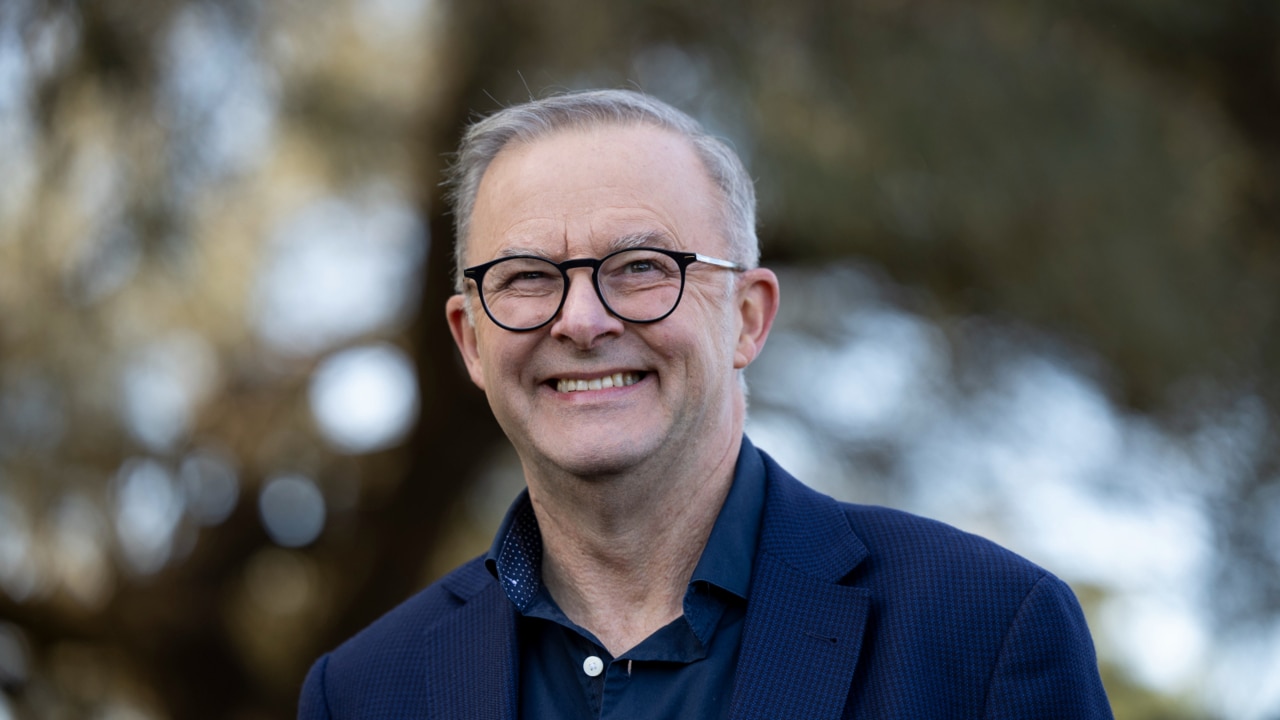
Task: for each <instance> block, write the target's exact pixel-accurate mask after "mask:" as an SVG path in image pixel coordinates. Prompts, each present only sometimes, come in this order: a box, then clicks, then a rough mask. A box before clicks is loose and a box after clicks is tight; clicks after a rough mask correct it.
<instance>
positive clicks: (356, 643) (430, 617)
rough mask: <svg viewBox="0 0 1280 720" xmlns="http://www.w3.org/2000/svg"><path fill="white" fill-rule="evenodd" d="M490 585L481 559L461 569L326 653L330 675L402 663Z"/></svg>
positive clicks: (475, 559) (428, 587) (358, 671)
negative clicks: (434, 629) (404, 656)
mask: <svg viewBox="0 0 1280 720" xmlns="http://www.w3.org/2000/svg"><path fill="white" fill-rule="evenodd" d="M493 582H494V580H493V576H491V575H490V574H489V571H488V570H487V569H485V567H484V558H483V556H481V557H477V558H474V559H472V560H470V561H469V562H467V563H465V564H463V565H461V566H460V567H458V568H457V569H455V570H454V571H453V572H451V573H449V574H448V575H446V576H444V577H442V578H440V579H439V580H437V581H436V582H434V583H432V584H431V585H429V586H427V587H426V588H424V589H423V590H420V591H419V592H418V593H416V594H415V595H413V596H412V597H410V598H409V599H407V600H405V601H404V602H402V603H400V604H399V605H397V606H396V607H394V608H392V609H391V610H390V611H388V612H387V613H386V614H385V615H383V616H382V617H380V618H378V619H377V620H375V621H373V622H372V623H370V624H369V625H368V626H367V627H365V628H364V629H363V630H361V631H360V632H358V633H356V634H355V635H354V636H352V637H351V638H350V639H348V640H347V641H346V642H344V643H342V644H341V645H339V646H338V647H337V648H336V649H335V650H333V651H332V652H331V653H329V660H328V667H329V671H330V673H333V674H338V675H342V674H344V673H346V672H347V671H350V672H353V673H355V674H360V673H361V670H360V669H361V668H369V667H376V666H377V665H379V664H380V663H382V662H385V661H386V660H387V659H395V660H397V661H398V660H399V659H402V657H403V653H406V652H410V651H411V650H412V649H413V648H416V647H419V646H420V643H421V639H422V637H423V635H424V634H426V633H428V632H430V631H431V629H432V628H433V627H435V626H436V625H437V624H439V623H440V622H442V621H443V620H445V619H446V618H448V617H449V616H450V614H452V613H453V612H454V611H456V610H457V609H458V608H460V607H462V605H463V604H465V603H466V602H467V600H469V599H470V598H471V597H472V596H474V595H475V594H477V593H479V592H480V591H481V590H483V589H484V588H485V586H486V585H487V584H492V583H493Z"/></svg>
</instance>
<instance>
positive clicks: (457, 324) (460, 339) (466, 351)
mask: <svg viewBox="0 0 1280 720" xmlns="http://www.w3.org/2000/svg"><path fill="white" fill-rule="evenodd" d="M467 301H468V298H467V296H466V295H454V296H452V297H450V298H449V300H448V301H446V302H445V304H444V314H445V317H446V318H447V319H448V320H449V332H451V333H453V342H454V343H456V344H457V345H458V352H460V353H462V361H463V362H464V363H466V364H467V373H468V374H470V375H471V382H473V383H475V384H476V387H478V388H480V389H481V390H484V369H483V368H482V367H481V365H480V350H479V346H478V345H477V343H476V327H475V325H473V324H472V322H471V319H470V318H468V317H467Z"/></svg>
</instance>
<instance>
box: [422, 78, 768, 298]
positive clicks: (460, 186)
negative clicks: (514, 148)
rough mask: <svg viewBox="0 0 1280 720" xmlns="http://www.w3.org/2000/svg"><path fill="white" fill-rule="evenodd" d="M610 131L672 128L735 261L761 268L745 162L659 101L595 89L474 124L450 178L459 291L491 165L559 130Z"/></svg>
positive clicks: (507, 111)
mask: <svg viewBox="0 0 1280 720" xmlns="http://www.w3.org/2000/svg"><path fill="white" fill-rule="evenodd" d="M604 125H648V126H652V127H658V128H662V129H665V130H670V131H672V132H674V133H676V134H678V135H680V136H682V137H684V138H685V139H687V140H688V141H689V142H690V144H692V145H693V148H694V151H695V152H696V153H697V155H698V158H699V159H700V160H702V164H703V165H704V166H705V168H706V170H707V173H708V175H710V177H711V180H712V182H713V183H714V184H715V185H716V187H717V188H718V189H719V190H720V193H721V196H722V197H721V203H720V209H721V215H722V220H723V223H724V228H725V237H726V239H727V240H728V241H729V245H730V247H731V257H730V258H728V259H731V260H733V261H734V262H737V263H739V264H741V265H743V266H745V267H749V268H751V267H755V266H756V265H757V264H759V262H760V242H759V240H758V239H757V237H756V192H755V185H754V183H753V182H752V180H751V176H750V175H749V174H748V173H747V169H746V167H744V166H743V164H742V160H740V159H739V158H738V154H737V153H736V152H734V150H733V148H731V147H729V145H728V144H727V143H726V142H725V141H723V140H721V139H719V138H717V137H714V136H712V135H709V134H707V132H706V131H705V130H704V129H703V128H702V125H701V124H699V123H698V121H697V120H694V119H693V118H692V117H689V116H688V115H686V114H685V113H683V112H681V111H680V110H677V109H676V108H674V107H672V106H670V105H668V104H667V103H664V102H662V101H661V100H658V99H656V98H653V97H650V96H648V95H645V94H643V93H639V92H635V91H632V90H590V91H586V92H575V93H569V94H564V95H555V96H551V97H547V98H543V99H540V100H532V101H530V102H528V103H524V104H522V105H515V106H512V107H508V108H504V109H502V110H499V111H498V112H496V113H494V114H493V115H490V116H488V117H486V118H484V119H482V120H479V121H477V122H475V123H473V124H472V125H471V126H470V127H468V128H467V131H466V133H465V134H464V135H463V136H462V143H461V145H460V147H459V148H458V153H457V155H456V157H455V159H454V162H453V164H452V165H451V166H450V168H449V170H448V172H447V176H446V179H445V185H446V187H447V188H448V195H447V197H448V200H449V202H450V204H451V205H452V209H453V222H454V230H455V236H456V240H455V242H454V287H455V288H456V290H457V291H458V292H462V291H463V289H464V287H465V286H464V284H463V278H462V270H463V268H464V267H465V260H464V258H465V257H466V246H467V239H468V237H467V236H468V233H469V232H470V226H471V213H472V211H473V210H474V209H475V202H476V194H477V193H478V192H479V190H480V180H481V179H482V178H483V177H484V173H485V170H487V169H488V167H489V163H491V162H493V159H494V158H495V157H497V156H498V153H500V152H502V150H503V148H505V147H507V145H509V144H511V143H528V142H532V141H534V140H537V139H539V138H542V137H546V136H548V135H551V134H553V133H555V132H558V131H561V130H569V129H575V130H576V129H587V128H594V127H600V126H604Z"/></svg>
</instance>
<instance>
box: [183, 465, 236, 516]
mask: <svg viewBox="0 0 1280 720" xmlns="http://www.w3.org/2000/svg"><path fill="white" fill-rule="evenodd" d="M178 477H179V479H180V481H181V483H182V491H183V493H184V495H185V496H186V501H187V512H188V514H190V515H191V517H192V518H194V519H195V520H196V522H199V523H200V524H201V525H217V524H219V523H221V522H222V521H223V520H226V519H227V516H228V515H230V514H231V511H232V510H234V509H235V507H236V500H238V499H239V498H240V483H239V479H238V478H237V477H236V471H235V468H233V467H232V466H231V461H230V459H228V458H227V457H225V456H224V455H223V454H222V453H217V452H213V451H210V450H202V451H198V452H193V453H191V454H190V455H188V456H187V457H186V459H184V460H183V461H182V468H181V469H180V470H179V471H178Z"/></svg>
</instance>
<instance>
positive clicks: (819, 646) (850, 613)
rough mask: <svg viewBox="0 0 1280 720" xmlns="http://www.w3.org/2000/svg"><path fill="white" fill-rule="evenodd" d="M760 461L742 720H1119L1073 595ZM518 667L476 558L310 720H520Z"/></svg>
mask: <svg viewBox="0 0 1280 720" xmlns="http://www.w3.org/2000/svg"><path fill="white" fill-rule="evenodd" d="M761 455H762V457H763V458H764V462H765V468H766V473H767V489H766V500H765V511H764V518H763V521H762V525H761V531H760V533H761V534H760V544H759V548H758V550H757V553H756V558H755V564H754V568H753V572H752V580H751V588H750V593H749V596H748V599H747V617H746V625H745V628H744V631H743V639H742V649H741V653H740V656H739V660H738V667H737V673H736V680H735V689H734V693H733V698H732V701H731V706H730V717H732V718H738V719H741V720H748V719H756V720H764V719H765V718H770V719H778V718H785V719H790V718H797V719H804V720H835V719H837V718H867V719H871V718H875V719H878V720H880V719H889V718H903V719H907V718H910V719H911V720H921V719H928V720H941V719H946V718H956V719H960V718H990V719H994V718H1028V719H1035V720H1050V719H1053V718H1061V719H1063V720H1066V719H1073V720H1074V719H1083V718H1110V717H1111V710H1110V708H1109V706H1108V703H1107V699H1106V694H1105V692H1104V691H1103V689H1102V683H1101V681H1100V679H1099V676H1098V667H1097V661H1096V659H1095V657H1094V650H1093V643H1092V641H1091V639H1090V636H1089V630H1088V628H1087V627H1086V625H1085V620H1084V616H1083V614H1082V613H1081V612H1080V606H1079V604H1078V603H1077V602H1076V599H1075V597H1074V595H1073V594H1072V593H1071V590H1070V589H1069V588H1068V587H1067V586H1066V585H1065V584H1064V583H1063V582H1062V581H1061V580H1059V579H1057V578H1056V577H1054V576H1053V575H1051V574H1049V573H1048V572H1046V571H1045V570H1043V569H1041V568H1039V567H1037V566H1035V565H1033V564H1031V563H1030V562H1028V561H1026V560H1024V559H1022V558H1020V557H1018V556H1017V555H1014V554H1013V553H1011V552H1009V551H1007V550H1004V549H1003V548H1001V547H999V546H997V545H995V544H993V543H991V542H989V541H987V540H984V539H982V538H979V537H977V536H974V535H970V534H967V533H964V532H961V531H959V530H956V529H955V528H952V527H949V526H947V525H943V524H941V523H937V522H934V521H930V520H926V519H923V518H920V517H916V516H913V515H910V514H907V513H903V512H899V511H895V510H889V509H885V508H877V507H867V506H859V505H848V504H842V503H838V502H836V501H835V500H833V499H831V498H829V497H827V496H825V495H821V494H819V493H816V492H814V491H813V490H810V489H809V488H807V487H805V486H804V485H802V484H801V483H800V482H798V481H797V480H795V479H794V478H792V477H791V476H790V475H789V474H787V472H786V471H785V470H783V469H782V468H781V467H779V466H778V465H777V464H776V463H775V462H774V461H773V460H772V459H771V458H769V457H768V455H766V454H764V453H761ZM518 657H519V654H518V650H517V646H516V614H515V609H514V607H513V606H512V604H511V602H510V601H509V600H508V599H507V597H506V595H505V594H503V592H502V589H501V587H499V585H498V583H497V581H496V580H495V579H494V578H493V576H492V575H490V574H489V572H488V571H487V570H486V569H485V567H484V565H483V561H482V558H477V559H476V560H473V561H471V562H469V563H467V564H466V565H463V566H462V567H460V568H458V569H457V570H455V571H454V572H453V573H451V574H449V575H448V576H446V577H444V578H442V579H441V580H440V581H438V582H436V583H435V584H433V585H432V586H431V587H429V588H427V589H426V590H423V591H422V592H421V593H419V594H417V595H415V596H414V597H413V598H411V599H409V600H408V601H407V602H405V603H404V604H402V605H400V606H399V607H397V608H396V609H394V610H392V611H391V612H390V613H388V614H387V615H385V616H383V617H382V618H381V619H379V620H378V621H377V622H375V623H374V624H372V625H370V626H369V627H368V628H366V629H365V630H364V631H362V632H361V633H359V634H358V635H356V636H355V637H353V638H352V639H350V640H348V641H347V642H346V643H344V644H343V645H342V646H340V647H339V648H337V649H336V650H334V651H333V652H331V653H329V654H327V655H325V656H324V657H321V658H320V659H319V660H318V661H316V663H315V665H314V666H313V667H312V668H311V672H310V673H309V674H308V676H307V680H306V684H305V686H304V687H303V691H302V698H301V705H300V708H299V712H298V717H299V718H302V719H304V720H322V719H327V718H334V719H344V720H345V719H348V718H367V719H373V718H388V719H390V718H450V719H453V718H476V719H477V720H479V719H481V718H484V719H490V718H493V719H497V718H502V719H505V720H515V718H516V708H517V707H518V705H517V702H516V693H517V677H518V676H519V674H518V669H517V667H516V663H517V658H518ZM530 720H532V719H530Z"/></svg>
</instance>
